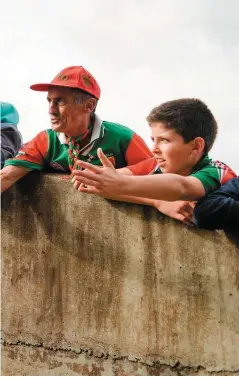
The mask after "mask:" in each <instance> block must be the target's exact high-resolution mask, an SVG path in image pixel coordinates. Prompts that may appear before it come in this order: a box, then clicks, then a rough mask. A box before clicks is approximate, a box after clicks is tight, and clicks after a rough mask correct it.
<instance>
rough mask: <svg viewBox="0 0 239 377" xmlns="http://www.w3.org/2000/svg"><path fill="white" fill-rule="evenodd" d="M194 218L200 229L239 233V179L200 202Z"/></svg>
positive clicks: (233, 180)
mask: <svg viewBox="0 0 239 377" xmlns="http://www.w3.org/2000/svg"><path fill="white" fill-rule="evenodd" d="M194 218H195V222H196V225H197V226H199V227H200V228H204V229H210V230H213V229H223V230H225V231H227V232H238V233H239V177H237V178H233V179H231V180H229V181H228V182H227V183H225V184H224V185H223V186H221V187H220V188H219V189H218V190H216V191H214V192H212V193H211V194H209V195H207V196H205V197H204V198H202V199H201V200H199V202H198V203H197V205H196V207H195V209H194Z"/></svg>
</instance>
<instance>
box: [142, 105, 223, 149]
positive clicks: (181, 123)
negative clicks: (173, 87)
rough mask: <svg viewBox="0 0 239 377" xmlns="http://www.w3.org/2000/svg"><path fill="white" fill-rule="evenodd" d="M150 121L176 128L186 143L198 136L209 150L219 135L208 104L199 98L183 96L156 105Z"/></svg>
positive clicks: (149, 117) (149, 116) (148, 119)
mask: <svg viewBox="0 0 239 377" xmlns="http://www.w3.org/2000/svg"><path fill="white" fill-rule="evenodd" d="M146 119H147V121H148V122H149V123H156V122H163V123H164V124H165V127H167V128H170V129H174V130H175V131H176V132H177V133H178V134H179V135H181V136H182V138H183V140H184V141H185V143H188V142H190V141H191V140H193V139H195V138H196V137H202V138H203V139H204V141H205V149H204V151H205V152H208V151H209V150H210V149H211V148H212V146H213V143H214V141H215V138H216V136H217V122H216V120H215V118H214V116H213V114H212V112H211V111H210V110H209V108H208V107H207V105H205V103H203V102H202V101H200V100H199V99H197V98H182V99H177V100H174V101H168V102H165V103H162V104H161V105H159V106H157V107H155V108H154V109H153V110H152V111H151V112H150V113H149V115H148V116H147V118H146Z"/></svg>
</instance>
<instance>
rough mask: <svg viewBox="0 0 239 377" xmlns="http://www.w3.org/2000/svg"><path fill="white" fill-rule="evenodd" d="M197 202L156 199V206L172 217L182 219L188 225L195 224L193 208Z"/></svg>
mask: <svg viewBox="0 0 239 377" xmlns="http://www.w3.org/2000/svg"><path fill="white" fill-rule="evenodd" d="M195 205H196V202H187V201H181V200H178V201H175V202H167V201H164V200H155V204H154V207H155V208H156V209H157V210H158V211H160V212H162V213H163V214H165V215H167V216H170V217H172V218H173V219H176V220H179V221H182V222H183V223H184V224H186V225H188V226H194V225H195V224H194V222H193V209H194V207H195Z"/></svg>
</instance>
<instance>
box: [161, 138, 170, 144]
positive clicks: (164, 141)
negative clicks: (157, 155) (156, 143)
mask: <svg viewBox="0 0 239 377" xmlns="http://www.w3.org/2000/svg"><path fill="white" fill-rule="evenodd" d="M168 141H169V140H168V139H161V140H160V143H167V142H168Z"/></svg>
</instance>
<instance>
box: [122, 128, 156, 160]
mask: <svg viewBox="0 0 239 377" xmlns="http://www.w3.org/2000/svg"><path fill="white" fill-rule="evenodd" d="M152 156H153V155H152V153H151V152H150V150H149V148H148V147H147V145H146V144H145V142H144V141H143V139H142V138H141V137H140V136H139V135H137V134H133V137H132V139H131V141H130V143H129V146H128V148H127V151H126V154H125V159H126V162H127V165H135V164H137V163H138V162H140V161H144V160H146V159H148V158H150V157H152Z"/></svg>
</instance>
